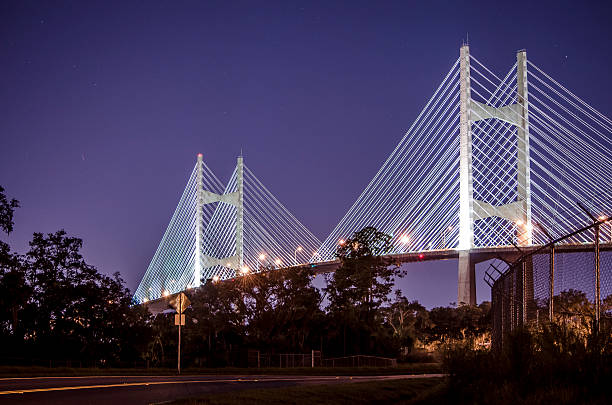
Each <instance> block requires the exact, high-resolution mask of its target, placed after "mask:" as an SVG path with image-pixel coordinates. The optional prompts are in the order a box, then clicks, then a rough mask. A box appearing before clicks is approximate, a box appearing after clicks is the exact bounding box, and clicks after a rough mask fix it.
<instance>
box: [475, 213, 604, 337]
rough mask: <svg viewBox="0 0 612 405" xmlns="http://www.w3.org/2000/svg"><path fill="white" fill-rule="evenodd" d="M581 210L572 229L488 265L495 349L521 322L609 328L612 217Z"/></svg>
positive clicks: (523, 323) (530, 324) (528, 324)
mask: <svg viewBox="0 0 612 405" xmlns="http://www.w3.org/2000/svg"><path fill="white" fill-rule="evenodd" d="M583 211H584V213H583V214H584V216H583V219H584V220H583V221H581V223H580V222H578V223H577V227H576V230H575V231H574V232H572V233H569V234H567V235H563V236H561V237H556V238H553V237H551V238H550V239H551V241H550V243H549V244H547V245H544V246H541V247H539V248H535V249H531V250H530V251H526V250H524V249H523V250H520V249H519V248H518V247H517V252H518V253H519V257H518V258H517V259H516V260H514V261H512V262H510V261H505V260H503V259H502V258H500V259H498V260H494V261H493V262H492V263H491V264H490V265H489V268H488V270H487V271H486V272H485V281H486V282H487V283H488V284H489V286H491V299H492V319H493V331H492V332H493V333H492V345H493V348H494V349H500V348H501V347H502V346H503V342H504V337H505V336H506V335H507V334H508V333H509V332H511V331H513V330H514V329H516V328H520V327H524V326H534V325H535V326H537V325H540V324H542V323H545V322H552V321H555V322H563V323H565V324H568V325H571V326H574V327H577V328H583V329H584V330H587V328H586V327H587V325H592V326H593V327H594V328H595V330H600V329H601V328H602V327H605V328H606V330H607V328H608V327H609V326H610V324H611V323H612V218H610V216H602V215H599V216H595V215H593V214H591V213H590V212H589V211H587V210H586V209H584V210H583ZM544 232H546V230H545V229H544ZM576 239H583V240H584V239H586V240H591V241H592V242H591V243H584V242H583V243H575V242H574V241H575V240H576ZM572 242H574V243H572Z"/></svg>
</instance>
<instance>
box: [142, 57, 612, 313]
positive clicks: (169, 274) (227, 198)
mask: <svg viewBox="0 0 612 405" xmlns="http://www.w3.org/2000/svg"><path fill="white" fill-rule="evenodd" d="M611 190H612V121H611V120H610V119H609V118H608V117H607V116H605V115H604V114H602V113H600V112H598V111H597V110H596V109H594V108H593V107H591V106H590V105H588V104H587V103H586V102H585V101H583V100H582V99H580V98H578V97H577V96H576V95H575V94H574V93H572V92H571V91H570V90H568V89H567V88H565V87H564V86H563V85H562V84H560V83H559V82H557V81H556V80H554V79H553V78H552V77H550V76H549V75H548V74H546V73H545V72H544V71H543V70H542V69H541V68H540V67H538V66H536V65H535V64H533V63H532V62H531V61H528V60H527V54H526V52H525V51H519V52H517V54H516V63H515V64H514V65H513V66H512V67H511V68H510V69H509V71H508V72H507V73H506V74H502V75H498V74H497V73H494V72H493V71H492V70H490V69H489V68H488V67H487V66H486V65H485V64H484V63H482V62H481V61H479V60H478V59H476V58H475V57H474V56H472V55H471V54H470V49H469V46H468V45H464V46H462V47H461V49H460V55H459V58H458V59H457V60H456V61H455V62H454V64H453V65H452V67H451V68H450V70H449V72H448V73H447V74H446V76H445V77H444V79H443V80H442V82H441V83H440V85H439V86H438V87H437V89H436V90H435V92H434V94H433V96H432V97H431V99H430V100H429V101H428V102H427V103H426V105H425V107H424V108H423V110H422V111H421V112H420V114H419V115H418V116H417V118H416V119H415V120H414V122H413V123H412V125H411V126H410V127H409V129H408V131H407V132H406V133H405V135H404V136H403V137H402V139H401V140H400V142H399V144H398V145H397V147H396V148H395V149H394V150H393V152H392V153H391V154H390V156H389V157H388V158H387V160H386V161H385V162H384V163H383V164H382V166H381V168H380V169H379V171H378V172H377V173H376V174H375V175H374V177H373V178H372V180H371V181H370V182H369V183H368V184H367V186H366V187H365V189H364V190H363V192H362V193H361V195H359V196H358V198H357V199H356V201H355V202H354V204H353V205H352V206H351V208H350V209H349V210H348V212H347V213H346V214H345V215H344V217H343V218H342V219H341V220H340V222H339V223H338V224H337V225H336V226H335V227H334V228H333V230H332V231H331V232H330V234H329V235H328V236H327V237H326V238H325V240H323V241H322V242H321V241H320V240H318V239H317V237H316V236H314V235H313V234H312V233H311V232H310V231H309V230H308V229H307V227H305V226H304V225H303V224H302V223H301V222H300V221H299V220H298V219H297V218H296V217H295V216H294V215H293V214H291V213H290V211H289V210H288V209H287V208H285V207H284V206H283V205H282V204H281V202H280V201H278V199H276V198H275V197H274V195H273V194H272V193H271V192H270V191H269V190H268V189H267V188H266V187H265V186H264V185H263V183H262V182H261V181H260V180H259V179H258V178H257V177H256V176H255V175H254V173H253V172H252V171H251V170H250V169H249V168H248V167H247V166H245V164H244V162H243V159H242V157H239V158H238V161H237V165H236V169H235V170H234V172H233V174H232V176H231V177H230V179H229V181H228V182H227V183H225V184H224V183H222V182H221V181H220V180H219V179H218V178H217V177H216V176H215V175H214V173H213V172H212V171H211V170H210V169H209V168H208V166H206V164H205V163H204V162H203V158H202V155H198V159H197V162H196V165H195V167H194V169H193V171H192V173H191V175H190V177H189V180H188V182H187V186H186V187H185V191H184V192H183V195H182V196H181V199H180V201H179V204H178V206H177V208H176V210H175V212H174V215H173V216H172V218H171V220H170V224H169V225H168V228H167V229H166V231H165V233H164V235H163V237H162V240H161V242H160V244H159V246H158V248H157V251H156V252H155V254H154V256H153V258H152V260H151V263H150V265H149V267H148V269H147V271H146V273H145V275H144V277H143V279H142V281H141V283H140V285H139V287H138V289H137V290H136V293H135V296H134V300H135V302H138V303H141V302H146V301H148V300H153V299H157V298H159V297H162V296H163V295H166V294H173V293H176V292H178V291H182V290H184V289H186V288H192V287H198V286H199V285H200V283H201V282H202V280H207V279H216V278H218V279H227V278H231V277H235V276H237V275H238V276H239V275H241V273H248V272H252V271H260V270H261V269H264V268H265V269H274V268H286V267H294V266H303V265H311V266H315V267H316V268H317V269H318V270H321V271H332V270H333V269H334V268H336V267H337V266H338V262H337V261H336V258H335V252H336V248H337V246H338V243H340V242H341V241H342V240H345V239H348V238H350V237H351V235H352V234H353V233H354V232H356V231H358V230H360V229H362V228H364V227H366V226H373V227H375V228H377V229H378V230H380V231H382V232H385V233H387V234H389V235H391V236H392V238H393V249H392V251H390V252H389V254H388V258H389V259H390V261H396V262H409V261H415V260H439V259H449V258H456V259H458V262H459V269H458V300H457V302H458V303H463V304H475V303H476V282H475V263H477V262H479V261H482V260H487V259H490V258H493V257H497V258H500V257H501V258H510V257H512V256H513V255H516V253H517V251H518V250H517V249H521V250H530V249H534V248H536V247H537V246H539V245H542V244H546V243H548V242H549V241H550V240H551V239H555V238H557V237H559V236H562V235H565V234H568V233H570V232H571V231H573V230H574V229H576V227H577V226H578V225H579V224H578V223H577V219H576V218H579V217H580V216H581V215H582V217H584V212H583V210H585V209H586V210H587V211H589V212H591V213H593V214H594V215H597V216H603V217H605V218H606V219H607V218H609V217H610V214H611V211H612V206H611V204H610V201H612V200H611ZM578 202H580V205H579V204H577V203H578ZM611 233H612V226H610V227H607V226H604V227H601V238H602V239H603V240H604V241H611V240H612V235H611ZM565 241H566V243H568V246H567V249H569V250H571V249H574V248H572V247H571V246H570V245H576V246H579V245H583V244H585V243H592V241H593V239H592V238H591V237H590V236H589V235H586V234H580V235H577V236H576V237H575V238H568V239H566V240H565ZM560 248H561V249H563V247H560Z"/></svg>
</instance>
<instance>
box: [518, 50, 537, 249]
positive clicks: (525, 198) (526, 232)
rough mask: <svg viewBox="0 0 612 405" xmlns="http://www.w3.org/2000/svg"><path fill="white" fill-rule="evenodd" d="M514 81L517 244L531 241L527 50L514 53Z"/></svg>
mask: <svg viewBox="0 0 612 405" xmlns="http://www.w3.org/2000/svg"><path fill="white" fill-rule="evenodd" d="M516 60H517V67H516V82H517V86H518V91H517V99H518V100H517V104H518V109H517V111H518V114H519V115H518V126H517V137H518V139H517V150H518V155H517V157H518V159H517V200H518V201H520V202H522V210H521V212H522V214H521V216H522V218H521V221H522V224H523V226H524V229H520V228H519V229H518V232H517V233H518V235H517V236H518V245H519V246H526V245H531V244H532V243H533V238H532V233H533V229H532V226H531V167H530V162H529V99H528V98H529V97H528V91H527V52H525V51H524V50H523V51H519V52H518V53H517V54H516Z"/></svg>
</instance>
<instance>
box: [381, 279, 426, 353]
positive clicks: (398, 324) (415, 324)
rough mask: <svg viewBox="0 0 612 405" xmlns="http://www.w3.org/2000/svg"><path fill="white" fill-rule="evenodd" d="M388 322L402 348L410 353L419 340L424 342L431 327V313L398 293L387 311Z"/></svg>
mask: <svg viewBox="0 0 612 405" xmlns="http://www.w3.org/2000/svg"><path fill="white" fill-rule="evenodd" d="M387 322H388V323H389V325H391V327H392V328H393V336H394V337H395V338H396V339H397V342H398V344H399V346H400V347H401V348H405V349H406V351H408V352H410V351H411V350H412V348H413V347H414V344H415V342H416V341H417V340H423V339H424V336H425V331H426V329H428V328H429V327H430V325H431V322H430V320H429V313H428V312H427V309H425V307H424V306H422V305H421V304H419V302H418V301H412V302H411V301H408V299H407V298H406V297H404V296H402V295H401V293H400V291H399V290H398V291H396V293H395V300H394V301H393V303H392V304H391V306H390V307H389V309H388V311H387Z"/></svg>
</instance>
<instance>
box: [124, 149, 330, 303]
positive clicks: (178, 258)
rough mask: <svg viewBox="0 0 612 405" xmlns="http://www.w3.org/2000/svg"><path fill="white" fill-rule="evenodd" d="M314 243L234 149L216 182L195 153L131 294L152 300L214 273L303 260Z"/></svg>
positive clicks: (139, 299)
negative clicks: (228, 172)
mask: <svg viewBox="0 0 612 405" xmlns="http://www.w3.org/2000/svg"><path fill="white" fill-rule="evenodd" d="M320 245H321V241H320V240H318V239H317V238H316V237H315V236H314V235H313V234H312V233H311V232H310V231H309V230H308V229H307V228H306V227H305V226H304V225H302V223H301V222H300V221H299V220H298V219H297V218H296V217H295V216H294V215H293V214H291V213H290V212H289V211H288V210H287V209H286V208H285V207H284V206H283V205H282V204H281V203H280V201H279V200H278V199H277V198H276V197H275V196H274V195H273V194H272V193H271V192H270V191H269V190H268V188H266V186H264V185H263V183H262V182H261V181H260V180H259V179H258V178H257V177H255V175H254V174H253V172H252V171H251V170H250V169H249V168H248V167H247V166H246V165H244V163H243V158H242V156H239V157H238V159H237V164H236V168H235V169H234V172H233V173H232V176H231V177H230V179H229V181H228V182H227V184H226V185H223V183H222V182H221V181H220V180H219V179H218V178H217V177H216V176H215V174H214V173H213V172H212V171H211V170H210V169H209V168H208V166H207V165H206V164H205V163H204V161H203V156H202V154H198V156H197V161H196V165H195V167H194V168H193V170H192V173H191V175H190V177H189V181H188V182H187V186H186V187H185V190H184V192H183V195H182V197H181V199H180V201H179V203H178V206H177V208H176V210H175V212H174V215H173V216H172V218H171V220H170V224H169V225H168V227H167V228H166V231H165V233H164V235H163V237H162V240H161V242H160V244H159V246H158V248H157V250H156V252H155V254H154V256H153V258H152V260H151V263H150V264H149V267H148V268H147V271H146V273H145V275H144V277H143V278H142V281H141V282H140V285H139V286H138V288H137V290H136V293H135V294H134V300H135V301H136V302H138V303H142V302H146V301H149V300H153V299H157V298H160V297H162V296H164V295H168V294H173V293H176V292H179V291H183V290H185V289H188V288H193V287H198V286H200V284H201V283H202V282H203V281H205V280H209V279H214V278H217V277H218V278H219V279H226V278H231V277H235V276H236V275H237V274H240V273H241V272H244V273H248V272H257V271H259V270H260V269H261V268H267V269H274V268H281V267H288V266H293V265H295V264H298V262H299V263H304V262H307V261H308V259H309V258H310V257H311V256H312V254H313V253H314V252H315V251H316V250H317V249H318V247H319V246H320Z"/></svg>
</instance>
